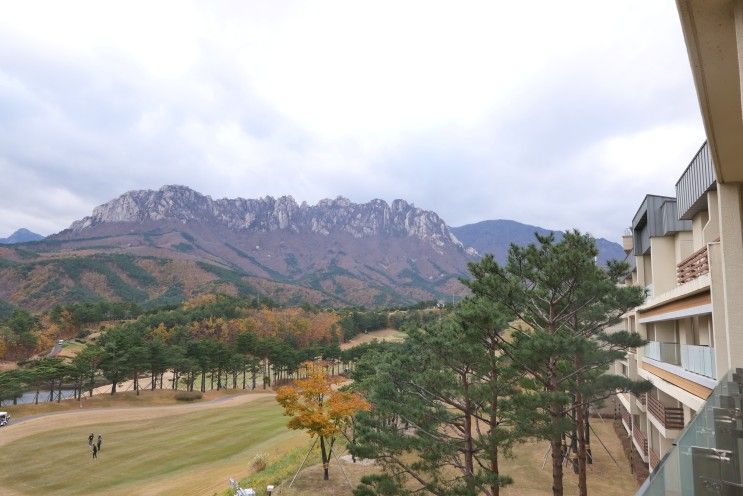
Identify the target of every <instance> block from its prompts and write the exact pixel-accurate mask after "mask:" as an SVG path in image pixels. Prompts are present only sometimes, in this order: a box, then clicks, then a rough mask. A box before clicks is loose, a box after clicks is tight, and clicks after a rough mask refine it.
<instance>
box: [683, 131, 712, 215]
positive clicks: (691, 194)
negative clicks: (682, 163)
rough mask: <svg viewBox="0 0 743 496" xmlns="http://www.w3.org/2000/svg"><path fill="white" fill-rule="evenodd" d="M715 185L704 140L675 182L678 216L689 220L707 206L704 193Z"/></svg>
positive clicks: (709, 155)
mask: <svg viewBox="0 0 743 496" xmlns="http://www.w3.org/2000/svg"><path fill="white" fill-rule="evenodd" d="M716 187H717V181H716V179H715V167H714V164H713V163H712V155H711V154H710V152H709V146H708V145H707V142H706V141H705V142H704V144H703V145H702V147H701V148H700V149H699V151H698V152H697V153H696V155H694V158H693V159H691V162H690V163H689V165H688V166H687V167H686V170H684V173H683V174H681V177H680V178H679V180H678V182H676V197H677V198H678V211H679V218H680V219H684V220H691V219H693V218H694V216H695V215H696V214H697V213H699V212H700V211H702V210H704V209H705V208H706V206H707V202H706V193H707V191H710V190H712V189H715V188H716Z"/></svg>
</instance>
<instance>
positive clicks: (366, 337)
mask: <svg viewBox="0 0 743 496" xmlns="http://www.w3.org/2000/svg"><path fill="white" fill-rule="evenodd" d="M375 339H376V340H377V341H394V342H399V341H402V340H403V339H405V333H404V332H402V331H398V330H397V329H382V330H380V331H371V332H367V333H362V334H359V335H358V336H355V337H354V338H353V339H351V340H349V341H348V342H346V343H341V349H342V350H347V349H349V348H353V347H354V346H358V345H360V344H364V343H369V342H371V341H374V340H375Z"/></svg>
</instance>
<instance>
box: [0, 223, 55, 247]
mask: <svg viewBox="0 0 743 496" xmlns="http://www.w3.org/2000/svg"><path fill="white" fill-rule="evenodd" d="M42 239H44V236H42V235H41V234H36V233H35V232H32V231H29V230H28V229H26V228H25V227H22V228H20V229H17V230H16V231H15V232H14V233H13V234H11V235H10V236H8V237H7V238H0V245H14V244H17V243H28V242H31V241H40V240H42Z"/></svg>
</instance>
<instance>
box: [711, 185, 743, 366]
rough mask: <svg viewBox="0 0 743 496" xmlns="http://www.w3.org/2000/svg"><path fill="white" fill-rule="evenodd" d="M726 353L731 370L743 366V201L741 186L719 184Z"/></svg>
mask: <svg viewBox="0 0 743 496" xmlns="http://www.w3.org/2000/svg"><path fill="white" fill-rule="evenodd" d="M717 191H718V201H719V215H720V244H721V248H722V281H723V294H724V301H725V305H724V307H725V324H726V326H725V330H726V333H725V338H726V339H725V342H724V343H720V342H719V341H718V342H717V344H718V345H719V344H723V345H724V346H725V353H726V354H727V362H728V365H729V368H731V367H743V201H741V184H740V183H728V184H718V185H717Z"/></svg>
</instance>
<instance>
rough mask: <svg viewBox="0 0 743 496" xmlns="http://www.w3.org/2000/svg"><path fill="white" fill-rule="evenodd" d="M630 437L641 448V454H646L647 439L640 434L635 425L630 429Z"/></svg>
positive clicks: (642, 433)
mask: <svg viewBox="0 0 743 496" xmlns="http://www.w3.org/2000/svg"><path fill="white" fill-rule="evenodd" d="M632 437H634V438H635V441H637V444H639V445H640V446H642V454H643V455H647V454H648V438H647V436H646V435H645V433H644V432H642V431H641V430H640V429H639V428H638V427H637V426H636V425H635V426H633V427H632Z"/></svg>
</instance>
